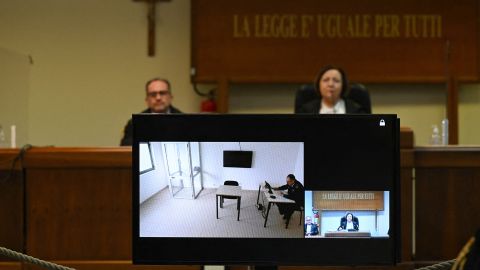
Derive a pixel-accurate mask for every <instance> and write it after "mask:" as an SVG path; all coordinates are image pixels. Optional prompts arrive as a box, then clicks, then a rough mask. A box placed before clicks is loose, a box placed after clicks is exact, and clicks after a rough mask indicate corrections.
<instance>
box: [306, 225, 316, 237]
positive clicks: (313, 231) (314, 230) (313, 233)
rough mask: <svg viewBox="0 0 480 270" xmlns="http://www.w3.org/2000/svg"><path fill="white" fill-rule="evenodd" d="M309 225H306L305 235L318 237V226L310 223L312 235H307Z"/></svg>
mask: <svg viewBox="0 0 480 270" xmlns="http://www.w3.org/2000/svg"><path fill="white" fill-rule="evenodd" d="M307 225H308V224H306V223H305V235H317V234H318V225H317V224H316V223H310V225H312V228H311V231H310V234H308V233H307Z"/></svg>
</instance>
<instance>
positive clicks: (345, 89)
mask: <svg viewBox="0 0 480 270" xmlns="http://www.w3.org/2000/svg"><path fill="white" fill-rule="evenodd" d="M332 69H334V70H338V72H340V75H342V92H341V93H340V96H341V97H342V98H345V96H346V95H347V93H348V78H347V74H346V73H345V71H344V70H343V69H342V68H340V67H336V66H333V65H326V66H324V67H322V68H321V69H320V71H319V72H318V74H317V77H316V78H315V82H314V86H315V91H316V92H317V94H318V95H320V96H321V93H320V88H319V87H318V85H319V83H320V80H321V79H322V76H323V74H325V72H327V71H329V70H332Z"/></svg>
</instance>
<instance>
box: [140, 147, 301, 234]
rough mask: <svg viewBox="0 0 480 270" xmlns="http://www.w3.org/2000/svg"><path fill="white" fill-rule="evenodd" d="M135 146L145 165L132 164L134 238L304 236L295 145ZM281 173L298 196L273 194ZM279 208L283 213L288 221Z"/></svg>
mask: <svg viewBox="0 0 480 270" xmlns="http://www.w3.org/2000/svg"><path fill="white" fill-rule="evenodd" d="M140 145H143V147H140V148H139V163H140V164H147V165H145V166H143V165H142V166H139V169H140V171H139V234H140V237H177V238H179V237H181V238H183V237H185V238H189V237H191V238H304V237H305V232H304V226H303V225H304V217H305V216H304V214H303V206H304V189H303V185H304V182H303V177H304V172H303V170H304V143H303V142H195V141H180V142H173V141H163V142H157V141H150V142H141V143H140ZM143 159H145V160H143ZM150 162H152V163H153V164H150ZM145 168H148V169H145ZM288 175H294V176H295V179H296V181H298V183H299V184H298V186H299V187H302V189H301V196H297V197H290V198H289V194H288V190H277V189H276V188H278V187H282V186H284V185H286V184H287V176H288ZM265 183H268V184H269V185H270V186H271V187H273V188H274V190H273V191H272V193H269V191H270V190H269V189H268V188H265V185H266V184H265ZM295 183H297V182H295ZM297 195H298V194H297ZM279 206H280V207H279ZM282 206H285V207H286V208H288V209H290V211H291V215H290V217H289V219H286V217H285V213H280V211H281V210H284V209H286V208H282ZM287 222H288V223H289V224H288V225H287ZM287 226H288V229H286V227H287Z"/></svg>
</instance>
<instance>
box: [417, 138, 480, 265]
mask: <svg viewBox="0 0 480 270" xmlns="http://www.w3.org/2000/svg"><path fill="white" fill-rule="evenodd" d="M416 164H417V165H416V169H415V185H416V188H415V190H416V193H415V201H416V207H415V211H416V212H415V220H416V222H415V228H416V254H415V260H416V261H439V260H447V259H452V258H454V257H456V256H457V255H458V253H459V251H460V249H461V248H462V247H463V245H464V244H465V243H466V242H467V240H468V239H469V238H470V237H471V236H473V235H474V233H475V232H476V230H477V229H479V224H480V215H479V214H478V213H480V196H478V191H479V190H480V151H479V148H461V147H460V148H451V147H449V148H445V147H442V148H437V147H432V148H421V149H419V150H418V151H417V152H416Z"/></svg>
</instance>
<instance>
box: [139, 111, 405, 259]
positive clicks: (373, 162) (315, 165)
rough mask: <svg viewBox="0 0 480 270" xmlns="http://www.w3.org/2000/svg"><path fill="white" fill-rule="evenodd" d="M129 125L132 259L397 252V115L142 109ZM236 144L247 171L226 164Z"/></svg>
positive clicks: (382, 255) (393, 256)
mask: <svg viewBox="0 0 480 270" xmlns="http://www.w3.org/2000/svg"><path fill="white" fill-rule="evenodd" d="M133 128H134V140H133V146H132V179H133V184H132V190H133V193H132V199H133V201H132V203H133V204H132V215H133V216H132V217H133V226H132V229H133V230H132V233H133V235H132V244H133V249H132V250H133V262H134V263H135V264H161V265H172V264H181V265H190V264H199V265H216V264H217V265H239V264H246V265H313V266H315V265H331V266H342V265H348V266H352V265H392V264H395V263H396V262H397V261H398V259H399V252H400V241H399V239H400V229H399V228H400V219H399V217H400V214H399V213H400V208H399V207H400V202H399V197H400V194H399V182H400V181H399V166H400V162H399V130H400V128H399V119H398V118H397V117H396V115H204V114H201V115H200V114H198V115H188V114H169V115H156V114H141V115H133ZM145 145H148V146H149V148H150V153H151V161H152V162H153V164H152V166H151V168H152V170H149V171H145V170H143V171H142V173H141V168H142V166H143V165H142V164H141V162H142V152H144V151H142V147H144V146H145ZM239 145H241V147H242V149H248V151H243V153H242V154H246V153H245V152H247V153H249V154H248V156H249V158H248V159H249V160H250V163H251V161H252V154H253V153H255V155H254V159H255V160H254V161H255V162H254V166H250V168H249V169H236V168H231V167H228V166H225V165H226V163H227V165H228V164H229V162H226V161H228V160H226V157H227V158H228V157H229V155H232V154H233V152H232V151H230V150H232V149H238V147H239ZM233 155H238V152H237V153H235V154H233ZM233 163H235V165H237V166H238V165H239V163H238V160H236V162H233ZM230 165H231V163H230ZM242 165H245V164H244V163H242ZM292 176H293V178H292ZM265 180H267V181H268V185H267V183H266V181H265ZM266 186H267V187H266ZM268 187H270V188H268ZM269 190H271V191H272V194H271V193H269ZM292 192H293V193H294V194H292Z"/></svg>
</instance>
